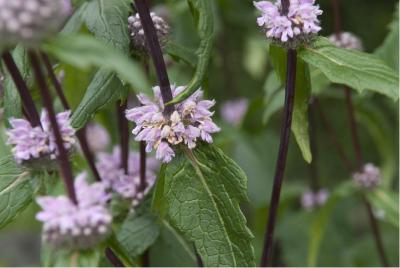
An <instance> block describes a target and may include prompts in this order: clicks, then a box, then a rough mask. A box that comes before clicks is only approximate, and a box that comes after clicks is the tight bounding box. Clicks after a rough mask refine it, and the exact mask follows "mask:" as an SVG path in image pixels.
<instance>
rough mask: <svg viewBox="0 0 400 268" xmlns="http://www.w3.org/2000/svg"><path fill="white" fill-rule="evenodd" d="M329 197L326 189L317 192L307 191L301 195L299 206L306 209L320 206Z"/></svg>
mask: <svg viewBox="0 0 400 268" xmlns="http://www.w3.org/2000/svg"><path fill="white" fill-rule="evenodd" d="M328 197H329V192H328V190H326V189H320V190H318V191H317V192H313V191H307V192H305V193H304V194H303V195H302V197H301V206H302V207H303V208H304V209H305V210H308V211H311V210H313V209H314V208H316V207H322V206H323V205H324V204H325V202H326V200H327V199H328Z"/></svg>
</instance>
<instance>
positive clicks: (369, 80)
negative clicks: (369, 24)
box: [299, 37, 399, 100]
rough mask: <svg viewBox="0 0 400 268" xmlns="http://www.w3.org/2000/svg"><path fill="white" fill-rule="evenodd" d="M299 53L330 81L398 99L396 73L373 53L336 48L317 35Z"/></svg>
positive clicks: (397, 78) (360, 90)
mask: <svg viewBox="0 0 400 268" xmlns="http://www.w3.org/2000/svg"><path fill="white" fill-rule="evenodd" d="M299 56H300V57H301V58H302V59H303V60H304V61H305V62H307V63H308V64H310V65H312V66H314V67H315V68H317V69H319V70H320V71H321V72H322V73H323V74H324V75H326V77H327V78H328V79H329V80H330V81H331V82H333V83H338V84H344V85H347V86H349V87H351V88H354V89H356V90H358V91H359V92H363V91H364V90H371V91H374V92H377V93H380V94H384V95H386V96H388V97H390V98H392V99H394V100H397V99H398V96H399V92H398V84H399V77H398V75H397V73H396V72H395V71H394V70H393V69H391V68H389V67H388V66H386V65H385V63H384V62H383V61H382V60H380V59H378V58H377V57H375V56H373V55H370V54H367V53H363V52H360V51H355V50H349V49H342V48H338V47H336V46H334V45H333V44H331V43H330V42H329V41H328V40H327V39H326V38H323V37H318V38H317V39H316V42H315V43H314V46H313V47H311V46H309V47H304V48H302V49H300V50H299Z"/></svg>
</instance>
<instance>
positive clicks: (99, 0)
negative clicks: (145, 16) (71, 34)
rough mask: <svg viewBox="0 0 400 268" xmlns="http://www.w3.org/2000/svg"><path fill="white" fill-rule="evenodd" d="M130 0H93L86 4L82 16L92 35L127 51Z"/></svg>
mask: <svg viewBox="0 0 400 268" xmlns="http://www.w3.org/2000/svg"><path fill="white" fill-rule="evenodd" d="M131 2H132V1H130V0H93V1H91V2H89V3H87V4H86V6H85V10H84V12H83V14H82V17H83V19H84V21H85V23H86V26H87V28H88V29H89V31H90V32H92V33H93V34H94V36H95V37H96V38H98V39H100V40H101V41H103V42H104V43H106V44H109V45H111V46H112V47H114V48H117V49H119V50H121V51H122V52H124V53H128V52H129V44H130V38H129V33H128V16H129V13H130V12H131V10H132V9H131V7H130V4H131Z"/></svg>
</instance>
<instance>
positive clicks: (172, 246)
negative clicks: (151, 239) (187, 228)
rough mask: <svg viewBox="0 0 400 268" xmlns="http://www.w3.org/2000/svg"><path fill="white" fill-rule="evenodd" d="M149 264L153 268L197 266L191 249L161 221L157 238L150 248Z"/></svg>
mask: <svg viewBox="0 0 400 268" xmlns="http://www.w3.org/2000/svg"><path fill="white" fill-rule="evenodd" d="M150 264H151V266H153V267H195V266H196V265H197V263H196V255H195V253H194V252H193V248H192V247H191V246H189V244H188V243H187V242H186V241H185V239H184V238H183V237H182V236H181V235H180V234H179V233H178V232H177V231H176V230H175V229H174V228H172V227H171V226H170V225H169V223H168V222H167V221H165V220H163V221H162V224H161V230H160V236H159V238H158V239H157V241H156V242H155V243H154V245H153V246H152V247H151V248H150Z"/></svg>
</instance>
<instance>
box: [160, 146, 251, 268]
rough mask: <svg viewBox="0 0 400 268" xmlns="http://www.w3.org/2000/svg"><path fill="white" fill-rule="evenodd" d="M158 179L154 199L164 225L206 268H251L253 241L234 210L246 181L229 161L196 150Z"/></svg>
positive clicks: (204, 149) (210, 149)
mask: <svg viewBox="0 0 400 268" xmlns="http://www.w3.org/2000/svg"><path fill="white" fill-rule="evenodd" d="M162 175H163V176H165V177H164V179H162V180H160V181H161V182H164V186H163V187H161V189H162V188H163V193H162V196H161V197H160V196H156V197H155V198H161V199H162V200H163V201H165V209H166V212H167V216H168V217H167V219H168V220H169V222H170V223H171V225H172V226H173V227H174V228H176V229H177V230H178V231H179V232H180V233H182V234H183V235H184V236H185V237H186V238H187V239H188V240H189V241H192V242H193V243H194V244H195V247H196V249H197V252H198V253H199V255H200V256H201V258H202V260H203V262H204V265H205V266H254V250H253V248H252V246H251V240H252V238H253V236H252V234H251V232H250V230H249V229H248V228H247V226H246V219H245V217H244V215H243V214H242V212H241V211H240V206H239V202H241V201H246V200H247V196H246V180H247V179H246V175H245V174H244V173H243V171H242V170H241V169H240V168H239V167H238V166H237V165H236V164H235V163H234V162H233V161H232V160H231V159H229V158H228V157H227V156H225V155H224V154H223V152H222V151H221V150H219V149H217V148H215V147H213V146H211V145H200V146H199V147H198V148H196V149H195V150H194V151H189V150H186V151H185V153H183V152H179V153H177V156H176V157H175V158H174V159H173V160H172V162H171V163H169V164H168V165H167V166H166V167H165V169H164V171H163V173H162ZM160 181H159V182H160ZM159 182H158V183H159ZM158 190H160V187H158ZM158 194H160V191H158Z"/></svg>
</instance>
